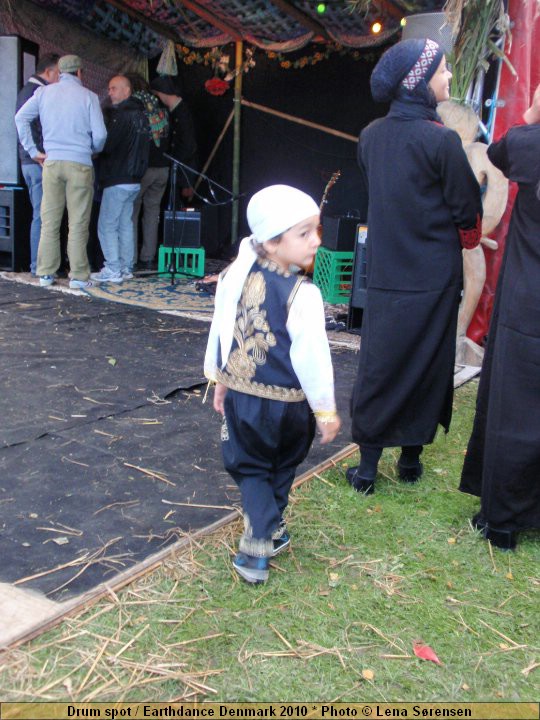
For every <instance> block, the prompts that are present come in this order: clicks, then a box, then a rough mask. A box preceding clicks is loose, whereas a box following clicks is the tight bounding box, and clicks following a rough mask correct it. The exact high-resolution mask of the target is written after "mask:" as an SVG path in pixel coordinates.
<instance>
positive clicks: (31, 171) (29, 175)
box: [16, 53, 60, 275]
mask: <svg viewBox="0 0 540 720" xmlns="http://www.w3.org/2000/svg"><path fill="white" fill-rule="evenodd" d="M59 57H60V56H59V55H55V54H52V53H51V54H48V55H42V56H41V57H40V59H39V61H38V63H37V65H36V72H35V74H34V75H32V76H31V77H30V78H29V79H28V82H27V83H26V84H25V85H24V86H23V87H22V88H21V90H20V91H19V94H18V95H17V107H16V111H18V110H19V109H20V108H22V106H23V105H24V103H25V102H26V101H27V100H28V99H29V98H31V97H32V95H33V94H34V93H35V92H36V90H37V89H38V88H39V87H42V86H43V85H49V84H50V83H55V82H58V76H59V73H58V60H59ZM30 128H31V130H32V137H33V139H34V142H35V144H36V147H37V149H38V150H39V151H40V152H44V150H43V135H42V132H41V123H40V121H39V118H36V119H35V120H33V121H32V122H31V123H30ZM19 158H20V161H21V170H22V175H23V178H24V182H25V183H26V186H27V188H28V193H29V195H30V202H31V203H32V225H31V226H30V272H31V273H32V275H35V274H36V263H37V252H38V246H39V236H40V234H41V198H42V196H43V185H42V175H43V170H42V168H41V165H40V164H39V163H37V162H35V161H34V160H32V158H31V157H30V155H29V154H28V153H27V152H26V150H25V149H24V148H23V146H22V145H21V143H20V142H19Z"/></svg>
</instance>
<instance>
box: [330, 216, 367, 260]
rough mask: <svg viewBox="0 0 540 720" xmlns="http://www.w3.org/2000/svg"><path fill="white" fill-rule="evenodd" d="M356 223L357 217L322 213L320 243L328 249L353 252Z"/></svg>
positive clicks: (357, 221)
mask: <svg viewBox="0 0 540 720" xmlns="http://www.w3.org/2000/svg"><path fill="white" fill-rule="evenodd" d="M358 223H359V219H358V218H357V217H349V216H348V215H323V218H322V241H321V244H322V245H323V247H325V248H328V250H339V251H340V252H353V251H354V241H355V237H356V226H357V225H358Z"/></svg>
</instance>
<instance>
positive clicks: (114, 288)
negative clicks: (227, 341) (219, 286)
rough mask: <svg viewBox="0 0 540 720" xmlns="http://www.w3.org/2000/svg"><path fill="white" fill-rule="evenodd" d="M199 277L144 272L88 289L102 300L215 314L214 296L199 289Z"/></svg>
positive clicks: (202, 314)
mask: <svg viewBox="0 0 540 720" xmlns="http://www.w3.org/2000/svg"><path fill="white" fill-rule="evenodd" d="M199 282H200V278H198V279H196V280H195V279H193V278H185V277H175V278H174V283H172V282H171V277H170V275H163V276H159V275H158V276H155V277H148V276H147V275H141V276H138V277H134V278H133V279H132V280H125V281H124V282H123V283H118V284H117V283H102V284H101V285H96V286H94V287H92V288H89V289H88V290H87V291H86V292H88V294H89V295H91V296H92V297H95V298H99V299H100V300H111V301H113V302H118V303H124V304H126V305H137V306H138V307H144V308H149V309H151V310H167V311H169V312H170V311H176V312H182V313H193V314H197V315H198V316H201V317H208V319H210V318H211V317H212V313H213V312H214V296H213V295H211V294H210V293H207V292H200V291H198V290H197V285H198V284H199Z"/></svg>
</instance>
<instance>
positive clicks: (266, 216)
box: [247, 185, 319, 243]
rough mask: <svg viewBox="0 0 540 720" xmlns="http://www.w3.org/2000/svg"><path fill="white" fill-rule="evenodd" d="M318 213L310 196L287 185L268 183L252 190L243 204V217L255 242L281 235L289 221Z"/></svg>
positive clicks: (293, 221)
mask: <svg viewBox="0 0 540 720" xmlns="http://www.w3.org/2000/svg"><path fill="white" fill-rule="evenodd" d="M318 214H319V206H318V205H317V203H316V202H315V200H313V198H312V197H310V196H309V195H307V194H306V193H305V192H302V190H298V189H297V188H294V187H291V186H290V185H270V186H269V187H265V188H264V189H263V190H259V192H257V193H255V195H253V197H252V198H251V200H250V201H249V204H248V206H247V221H248V224H249V227H250V230H251V232H252V233H253V239H254V240H255V242H258V243H263V242H265V240H271V239H272V238H275V237H277V236H278V235H281V233H284V232H285V231H286V230H289V228H292V227H293V225H296V224H297V223H299V222H302V220H306V218H309V217H312V216H313V215H318Z"/></svg>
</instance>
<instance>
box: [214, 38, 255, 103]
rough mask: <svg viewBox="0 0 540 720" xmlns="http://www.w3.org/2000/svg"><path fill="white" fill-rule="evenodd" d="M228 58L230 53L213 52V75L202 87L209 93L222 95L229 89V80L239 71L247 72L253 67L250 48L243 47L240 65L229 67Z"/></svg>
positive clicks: (253, 62) (238, 73)
mask: <svg viewBox="0 0 540 720" xmlns="http://www.w3.org/2000/svg"><path fill="white" fill-rule="evenodd" d="M230 60H231V58H230V55H226V54H225V53H222V52H219V51H218V52H215V53H214V55H213V62H212V65H213V68H214V77H212V78H210V80H207V81H206V82H205V83H204V87H205V88H206V90H207V91H208V92H209V93H210V95H223V94H224V93H226V92H227V90H228V89H229V87H230V82H231V80H234V78H235V77H236V76H237V75H240V73H247V72H249V71H250V70H251V68H254V67H255V60H254V59H253V49H252V48H246V49H245V51H244V61H243V62H242V65H241V66H240V67H238V68H234V69H231V67H230Z"/></svg>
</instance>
